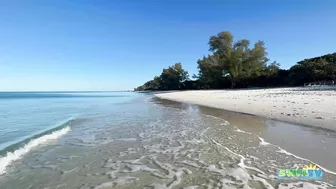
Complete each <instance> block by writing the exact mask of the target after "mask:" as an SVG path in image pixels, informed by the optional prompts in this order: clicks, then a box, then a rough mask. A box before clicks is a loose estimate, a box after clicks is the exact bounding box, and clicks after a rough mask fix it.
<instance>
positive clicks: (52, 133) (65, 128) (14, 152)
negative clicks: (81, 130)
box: [0, 119, 73, 175]
mask: <svg viewBox="0 0 336 189" xmlns="http://www.w3.org/2000/svg"><path fill="white" fill-rule="evenodd" d="M72 121H73V119H71V120H69V121H67V122H65V123H64V124H61V125H60V126H58V127H55V128H53V129H50V130H48V131H45V132H42V133H40V134H37V135H35V136H33V137H31V138H29V139H25V140H23V141H21V142H19V143H16V144H13V145H11V146H9V147H7V148H5V149H3V150H2V151H0V155H2V156H0V175H2V174H5V173H6V167H7V166H9V165H10V164H11V163H12V162H14V161H16V160H19V159H21V158H22V157H23V156H24V155H25V154H27V153H28V152H29V151H31V150H32V149H33V148H35V147H37V146H39V145H41V144H43V143H45V142H48V141H51V140H55V139H58V138H59V137H61V136H63V135H65V134H66V133H68V132H69V131H70V123H71V122H72Z"/></svg>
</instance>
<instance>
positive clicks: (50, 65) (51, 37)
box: [0, 0, 336, 91]
mask: <svg viewBox="0 0 336 189" xmlns="http://www.w3.org/2000/svg"><path fill="white" fill-rule="evenodd" d="M335 7H336V1H334V0H314V1H311V0H305V1H302V0H281V1H280V0H274V1H270V0H258V1H251V0H245V1H239V0H235V1H234V0H232V1H225V0H216V1H215V0H204V1H200V0H167V1H166V0H151V1H149V0H141V1H140V0H105V1H102V0H91V1H88V0H57V1H56V0H55V1H46V0H29V1H27V0H21V1H17V0H0V91H18V90H24V91H27V90H30V91H36V90H42V91H50V90H119V89H120V90H123V89H133V88H134V87H136V86H138V85H140V84H142V83H144V82H145V81H147V80H149V79H151V78H153V77H154V76H155V75H158V74H160V73H161V71H162V68H164V67H167V66H169V65H172V64H173V63H175V62H182V64H183V66H184V67H185V68H186V69H187V70H188V71H189V73H190V75H192V74H193V73H197V67H196V61H197V59H199V58H201V57H202V56H203V55H207V54H208V53H209V52H208V45H207V42H208V39H209V37H210V36H211V35H214V34H217V33H218V32H220V31H231V32H232V33H233V35H234V36H235V39H240V38H247V39H250V40H251V42H255V41H257V40H259V39H260V40H264V41H265V43H266V47H267V49H268V53H269V58H270V59H271V60H272V61H273V60H276V61H278V62H279V63H280V64H281V67H282V68H289V67H290V66H292V65H293V64H295V63H296V62H297V61H299V60H302V59H304V58H309V57H314V56H319V55H323V54H326V53H331V52H335V49H336V46H335V44H336V36H335V34H336V21H335V20H336V11H335Z"/></svg>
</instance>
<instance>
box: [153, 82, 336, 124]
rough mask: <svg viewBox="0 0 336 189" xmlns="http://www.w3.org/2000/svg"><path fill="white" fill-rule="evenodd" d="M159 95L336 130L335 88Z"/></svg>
mask: <svg viewBox="0 0 336 189" xmlns="http://www.w3.org/2000/svg"><path fill="white" fill-rule="evenodd" d="M154 95H155V96H156V97H158V98H162V99H166V100H172V101H178V102H184V103H190V104H198V105H203V106H208V107H213V108H219V109H225V110H229V111H234V112H241V113H247V114H253V115H257V116H262V117H265V118H269V119H274V120H279V121H285V122H291V123H297V124H303V125H308V126H315V127H321V128H326V129H332V130H336V90H335V88H334V89H333V88H318V89H317V88H277V89H257V90H200V91H174V92H167V93H158V94H154Z"/></svg>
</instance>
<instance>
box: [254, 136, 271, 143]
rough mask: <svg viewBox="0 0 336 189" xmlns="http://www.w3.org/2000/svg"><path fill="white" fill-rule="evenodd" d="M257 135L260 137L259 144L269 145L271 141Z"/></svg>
mask: <svg viewBox="0 0 336 189" xmlns="http://www.w3.org/2000/svg"><path fill="white" fill-rule="evenodd" d="M257 137H258V138H259V140H260V142H259V144H260V145H262V146H266V145H269V144H270V143H268V142H266V141H265V140H264V139H263V138H261V137H260V136H258V135H257Z"/></svg>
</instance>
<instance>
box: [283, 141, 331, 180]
mask: <svg viewBox="0 0 336 189" xmlns="http://www.w3.org/2000/svg"><path fill="white" fill-rule="evenodd" d="M278 148H279V151H276V152H278V153H282V154H286V155H289V156H293V157H295V158H297V159H301V160H304V161H308V162H310V163H312V164H315V165H317V166H318V167H319V168H320V169H322V170H323V171H324V172H327V173H329V174H332V175H336V172H334V171H331V170H329V169H326V168H324V167H322V166H321V165H319V164H317V163H315V162H313V161H311V160H309V159H306V158H302V157H300V156H297V155H295V154H292V153H290V152H287V151H286V150H284V149H282V148H280V147H279V146H278Z"/></svg>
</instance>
